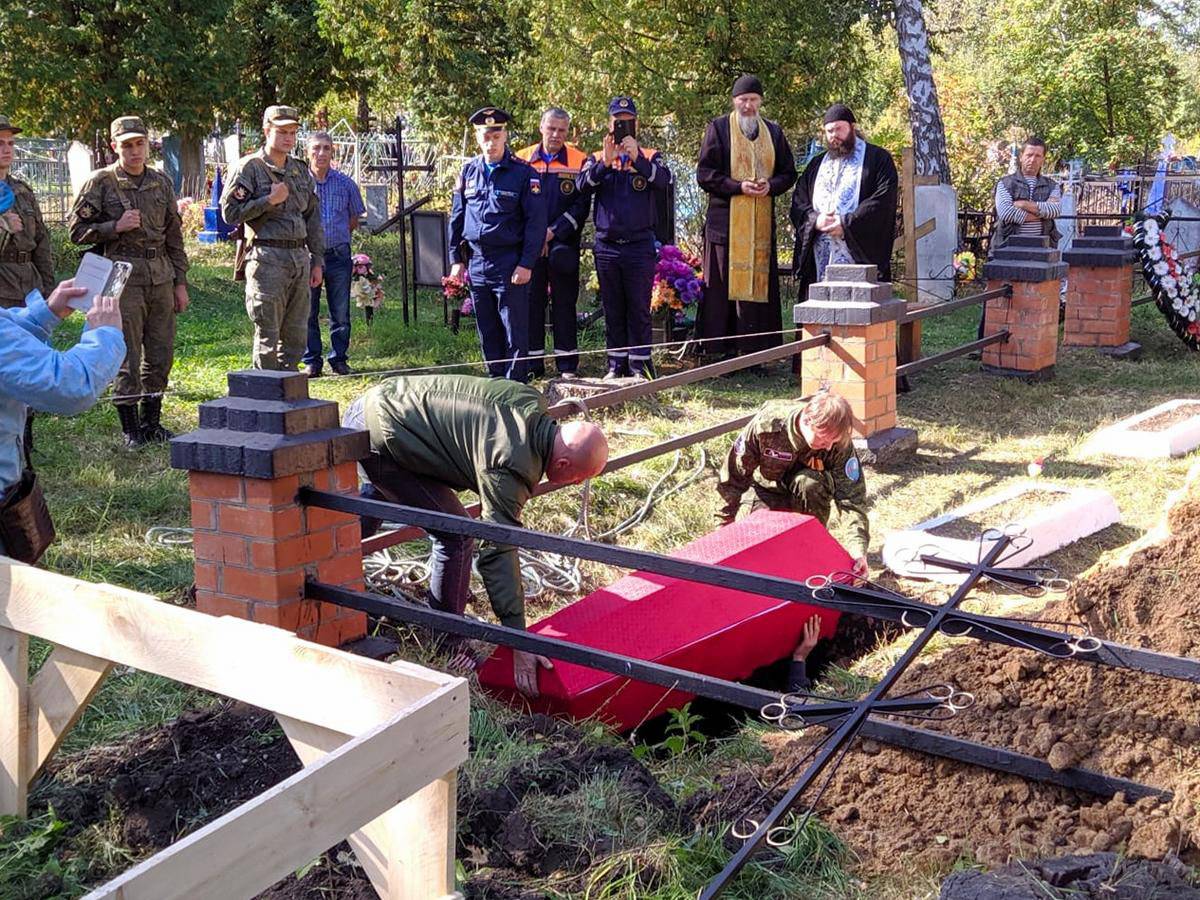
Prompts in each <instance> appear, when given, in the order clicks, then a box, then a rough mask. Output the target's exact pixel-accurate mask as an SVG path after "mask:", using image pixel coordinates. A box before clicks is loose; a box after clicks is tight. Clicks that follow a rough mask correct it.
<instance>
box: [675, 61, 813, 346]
mask: <svg viewBox="0 0 1200 900" xmlns="http://www.w3.org/2000/svg"><path fill="white" fill-rule="evenodd" d="M762 100H763V88H762V83H761V82H760V81H759V80H758V79H757V78H755V77H754V76H753V75H743V76H741V77H740V78H738V80H737V81H735V82H734V83H733V111H732V112H731V113H730V114H729V115H726V116H718V117H717V118H715V119H713V120H712V121H711V122H709V123H708V130H707V131H706V132H705V134H704V143H703V144H701V145H700V161H699V162H698V163H697V164H696V181H697V182H698V183H699V184H700V187H701V188H702V189H703V190H704V191H705V192H706V193H707V194H708V212H707V214H706V215H705V218H704V262H703V264H704V281H705V288H704V296H703V298H702V299H701V301H700V307H699V309H698V311H697V314H696V337H698V338H702V339H704V340H702V341H701V342H700V351H701V352H702V353H705V354H734V353H736V354H745V353H751V352H753V351H755V350H762V349H764V348H766V347H771V346H775V345H777V344H779V343H780V339H781V335H780V334H779V332H780V331H781V330H782V328H783V320H782V314H781V311H780V303H779V270H778V267H777V266H776V264H775V198H776V197H777V196H779V195H780V194H782V193H784V192H786V191H788V190H790V189H791V187H792V185H793V184H795V183H796V162H795V160H794V159H793V157H792V148H791V146H790V145H789V144H788V141H787V138H786V137H784V135H783V129H782V128H780V127H779V125H778V124H776V123H775V122H771V121H768V120H767V119H764V118H763V117H762V116H760V115H759V107H760V106H761V104H762ZM762 332H768V333H767V334H762ZM769 332H774V334H771V333H769ZM739 335H757V336H756V337H738V336H739ZM722 338H731V340H722ZM713 339H715V340H713Z"/></svg>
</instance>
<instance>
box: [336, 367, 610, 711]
mask: <svg viewBox="0 0 1200 900" xmlns="http://www.w3.org/2000/svg"><path fill="white" fill-rule="evenodd" d="M546 406H547V404H546V398H545V396H544V395H543V394H542V393H541V392H540V391H536V390H534V389H533V388H531V387H529V386H528V385H524V384H520V383H518V382H514V381H507V380H504V379H500V378H478V377H475V376H472V375H412V376H409V377H405V378H391V379H388V380H387V381H384V382H383V383H381V384H379V385H376V386H375V387H373V388H371V389H370V390H368V391H367V392H366V393H365V394H364V395H363V396H362V397H360V398H359V399H358V400H355V401H354V402H353V403H351V404H350V407H349V408H348V409H347V410H346V415H345V417H344V418H343V420H342V424H343V425H345V426H346V427H348V428H357V429H364V430H366V431H368V432H370V435H371V453H370V455H368V456H367V457H366V458H365V459H362V460H360V461H359V468H360V470H361V471H362V473H363V475H365V476H366V478H368V479H369V481H370V484H369V485H368V486H366V487H365V488H364V490H363V493H364V495H365V496H373V497H374V498H375V499H380V497H381V496H382V499H385V500H389V501H391V502H393V503H403V504H406V505H408V506H415V507H417V508H419V509H431V510H435V511H437V512H445V513H450V514H451V515H456V516H465V515H466V514H467V513H466V510H465V509H464V507H463V505H462V502H461V501H460V500H459V498H458V492H459V491H475V492H476V493H478V494H479V501H480V506H481V507H482V508H481V510H480V513H479V518H480V519H481V520H482V521H484V522H495V523H498V524H501V525H520V524H521V510H522V509H524V507H525V503H526V502H527V501H528V500H529V498H530V497H532V496H533V494H534V491H535V489H536V488H537V485H538V484H539V483H540V482H541V480H542V479H543V478H545V479H546V480H547V481H549V482H550V483H551V484H576V483H578V482H580V481H583V480H584V479H585V478H591V477H593V476H595V475H598V474H599V473H600V470H601V469H603V468H604V464H605V462H606V461H607V460H608V441H607V440H606V439H605V437H604V433H603V432H602V431H601V430H600V428H599V427H598V426H597V425H595V424H594V423H591V422H564V423H562V424H559V423H558V422H556V421H555V420H554V419H552V418H551V417H550V416H548V415H546ZM378 526H379V521H378V520H365V521H364V528H363V533H364V535H365V534H370V533H372V532H373V531H374V529H375V528H377V527H378ZM429 536H430V539H431V540H432V543H433V553H432V556H431V559H432V565H431V567H430V569H431V571H430V578H429V587H430V590H431V592H432V593H433V596H434V605H435V606H436V607H437V608H438V609H442V610H447V611H450V612H454V613H458V614H459V615H461V614H462V612H463V610H464V609H465V608H466V605H467V598H468V596H469V589H468V587H469V581H470V578H471V557H472V551H473V549H474V541H472V540H471V539H470V538H467V537H463V536H462V535H456V534H451V533H449V532H440V531H437V530H433V531H431V532H430V535H429ZM478 567H479V575H480V577H481V578H482V579H483V584H484V587H485V588H486V589H487V594H488V599H490V600H491V602H492V609H493V610H494V611H495V613H496V617H497V618H498V619H499V620H500V624H501V625H504V626H505V627H507V628H524V627H525V593H524V591H523V590H522V587H521V562H520V559H519V557H518V555H517V548H516V547H513V546H511V545H508V544H497V543H495V542H493V541H487V542H485V543H484V545H483V547H482V548H481V549H480V551H479V563H478ZM538 666H542V667H543V668H550V664H549V662H548V661H546V660H545V659H544V658H543V657H540V656H536V655H535V654H532V653H523V652H521V651H516V652H514V653H513V673H514V680H515V682H516V685H517V688H518V689H519V690H520V691H521V692H522V693H524V694H527V695H529V696H531V697H533V696H537V692H538V690H537V669H538Z"/></svg>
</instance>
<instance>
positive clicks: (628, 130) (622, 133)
mask: <svg viewBox="0 0 1200 900" xmlns="http://www.w3.org/2000/svg"><path fill="white" fill-rule="evenodd" d="M612 136H613V141H614V142H615V143H616V144H617V145H620V143H621V141H623V140H625V138H626V136H629V137H634V138H636V137H637V119H617V120H616V121H615V122H613V129H612Z"/></svg>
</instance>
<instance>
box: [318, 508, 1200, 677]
mask: <svg viewBox="0 0 1200 900" xmlns="http://www.w3.org/2000/svg"><path fill="white" fill-rule="evenodd" d="M298 500H299V502H300V503H302V504H306V505H308V506H318V507H321V508H324V509H331V510H335V511H337V512H343V513H350V514H353V515H362V516H373V517H376V518H380V519H383V520H385V521H392V522H399V523H402V524H406V525H416V526H417V527H419V528H422V529H424V530H426V531H431V530H432V531H445V532H449V533H451V534H459V535H464V536H466V537H471V538H475V539H477V540H487V541H493V542H495V543H499V544H509V545H512V546H516V547H527V548H530V549H533V550H543V551H548V552H550V553H557V554H560V555H562V556H568V557H578V558H579V559H588V560H592V561H593V562H600V563H604V564H606V565H610V566H617V567H619V568H623V569H630V570H639V571H644V572H650V573H652V574H656V575H665V576H667V577H670V578H681V579H683V580H685V581H695V582H699V583H701V584H710V585H713V586H715V587H723V588H732V589H733V590H739V591H745V592H747V593H750V594H759V595H761V596H764V597H774V598H776V599H779V600H788V601H791V602H800V603H811V604H813V605H815V606H822V607H826V608H828V609H836V610H839V611H840V612H849V613H855V614H857V615H867V616H874V617H875V618H880V619H886V620H888V621H892V622H899V623H900V624H901V625H903V626H904V627H906V628H918V629H919V628H922V627H924V624H925V622H926V621H928V619H929V617H930V616H931V615H932V614H933V612H934V611H935V610H936V609H937V607H933V606H930V605H929V604H927V603H921V602H919V601H916V600H911V599H908V598H906V597H900V596H898V595H895V594H890V593H886V592H883V591H872V590H868V589H864V588H858V587H849V586H844V585H834V586H833V587H834V590H832V591H825V592H820V593H819V595H818V596H814V592H813V589H812V588H810V587H808V586H807V585H805V584H804V583H802V582H798V581H792V580H790V579H787V578H780V577H778V576H775V575H762V574H760V573H757V572H748V571H745V570H742V569H729V568H725V567H724V566H716V565H712V564H710V563H702V562H696V561H693V560H685V559H679V558H677V557H673V556H664V555H662V554H659V553H652V552H650V551H648V550H632V549H629V548H627V547H616V546H612V545H609V544H600V543H596V542H593V541H585V540H579V539H577V538H568V537H561V536H559V535H552V534H545V533H544V532H540V531H531V530H529V529H527V528H518V527H516V526H512V525H499V524H496V523H494V522H481V521H477V520H475V519H469V518H464V517H462V516H452V515H448V514H446V513H440V512H432V511H430V510H425V509H416V508H414V507H411V506H401V505H400V504H397V503H385V502H382V501H379V500H366V499H363V498H361V497H351V496H347V495H345V494H334V493H330V492H328V491H316V490H313V489H312V488H301V489H300V492H299V496H298ZM945 622H946V626H947V627H946V629H945V630H946V631H947V632H948V633H952V634H953V635H954V636H961V637H970V638H974V639H977V640H982V641H987V642H990V643H999V644H1006V645H1008V646H1013V647H1022V648H1026V649H1030V650H1035V651H1040V652H1044V653H1051V654H1053V653H1054V652H1055V651H1056V650H1057V649H1060V648H1061V647H1063V646H1067V645H1070V644H1073V643H1074V642H1075V638H1074V636H1072V635H1070V634H1066V633H1063V632H1057V631H1052V630H1049V629H1045V628H1038V627H1036V626H1033V625H1028V624H1025V623H1021V622H1016V621H1013V620H1010V619H1005V618H1001V617H997V616H985V615H980V614H978V613H970V612H963V611H961V610H952V611H950V612H949V613H947V615H946V617H945ZM1095 643H1096V646H1095V647H1094V648H1092V649H1089V650H1088V651H1087V652H1078V653H1073V654H1071V655H1070V656H1069V657H1067V659H1069V660H1070V661H1074V662H1086V663H1092V664H1096V665H1107V666H1113V667H1116V668H1123V669H1132V670H1134V671H1140V672H1147V673H1150V674H1154V675H1162V676H1164V677H1167V678H1176V679H1179V680H1182V681H1191V682H1196V683H1200V660H1198V659H1189V658H1186V657H1179V656H1170V655H1168V654H1163V653H1155V652H1153V651H1150V650H1144V649H1141V648H1138V647H1126V646H1123V645H1121V644H1114V643H1111V642H1109V641H1102V640H1097V641H1096V642H1095Z"/></svg>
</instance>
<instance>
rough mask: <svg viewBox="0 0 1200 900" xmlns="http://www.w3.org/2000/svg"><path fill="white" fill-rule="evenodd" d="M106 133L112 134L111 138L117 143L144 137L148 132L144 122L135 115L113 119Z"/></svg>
mask: <svg viewBox="0 0 1200 900" xmlns="http://www.w3.org/2000/svg"><path fill="white" fill-rule="evenodd" d="M108 133H109V134H110V135H112V139H113V140H114V141H115V142H116V143H118V144H121V143H124V142H125V141H129V140H132V139H133V138H140V137H142V138H144V137H146V136H147V135H148V134H149V132H148V131H147V130H146V126H145V124H143V122H142V120H141V119H140V118H138V117H137V116H121V118H119V119H113V121H112V125H110V126H109V128H108Z"/></svg>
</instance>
